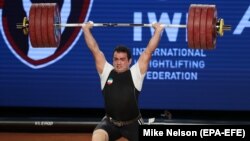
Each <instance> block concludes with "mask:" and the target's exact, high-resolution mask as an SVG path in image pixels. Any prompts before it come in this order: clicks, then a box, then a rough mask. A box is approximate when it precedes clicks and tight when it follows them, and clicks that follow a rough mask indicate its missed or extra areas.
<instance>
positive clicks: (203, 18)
mask: <svg viewBox="0 0 250 141" xmlns="http://www.w3.org/2000/svg"><path fill="white" fill-rule="evenodd" d="M207 9H208V8H207V6H204V7H202V9H201V22H200V44H201V49H206V48H207V46H206V26H207Z"/></svg>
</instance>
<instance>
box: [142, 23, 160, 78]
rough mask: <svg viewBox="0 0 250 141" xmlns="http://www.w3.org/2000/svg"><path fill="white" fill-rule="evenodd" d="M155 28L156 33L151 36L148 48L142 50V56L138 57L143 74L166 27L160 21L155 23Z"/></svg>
mask: <svg viewBox="0 0 250 141" xmlns="http://www.w3.org/2000/svg"><path fill="white" fill-rule="evenodd" d="M153 28H154V29H155V31H154V35H153V36H152V37H151V39H150V41H149V43H148V45H147V47H146V49H145V50H144V51H143V52H142V54H141V56H140V57H139V59H138V64H139V68H140V72H141V74H145V73H146V71H147V69H148V64H149V61H150V59H151V55H152V53H153V52H154V50H155V49H156V48H157V46H158V44H159V42H160V39H161V33H162V31H163V29H164V26H163V24H160V23H154V24H153Z"/></svg>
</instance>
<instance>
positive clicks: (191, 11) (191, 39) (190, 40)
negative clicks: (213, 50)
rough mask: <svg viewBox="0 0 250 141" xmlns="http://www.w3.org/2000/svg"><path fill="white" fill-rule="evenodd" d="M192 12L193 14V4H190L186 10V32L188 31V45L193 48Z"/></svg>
mask: <svg viewBox="0 0 250 141" xmlns="http://www.w3.org/2000/svg"><path fill="white" fill-rule="evenodd" d="M194 14H195V5H194V4H191V5H190V7H189V11H188V23H187V28H188V29H187V32H188V47H190V48H194V18H195V17H194Z"/></svg>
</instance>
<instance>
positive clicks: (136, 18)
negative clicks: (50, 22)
mask: <svg viewBox="0 0 250 141" xmlns="http://www.w3.org/2000/svg"><path fill="white" fill-rule="evenodd" d="M37 2H44V1H43V0H16V1H14V0H0V18H1V19H0V33H1V34H0V106H7V107H8V106H14V107H15V106H25V107H73V108H102V107H103V106H104V103H103V99H102V94H101V84H100V79H99V76H98V74H97V71H96V69H95V64H94V59H93V57H92V54H91V53H90V51H89V49H88V48H87V46H86V43H85V41H84V39H83V34H82V31H81V28H80V27H74V28H62V29H61V32H62V36H61V43H60V46H59V47H58V48H56V49H53V48H43V49H41V48H34V47H32V46H31V43H30V38H29V36H25V35H23V33H22V30H19V29H16V24H17V23H21V22H22V19H23V17H25V16H26V17H28V16H29V10H30V6H31V4H32V3H37ZM46 2H56V3H58V5H59V8H60V14H61V21H62V23H83V22H86V21H93V22H95V23H152V22H155V21H157V22H161V23H165V24H182V25H185V24H187V18H188V9H189V6H190V4H215V5H216V8H217V12H218V13H217V15H218V18H223V19H224V21H225V24H227V25H231V26H232V30H231V31H225V33H224V36H223V37H219V36H218V37H217V40H216V49H214V50H193V49H190V48H188V45H187V30H186V29H185V28H165V30H164V32H163V34H162V38H161V41H160V44H159V46H158V48H157V49H156V50H155V52H154V53H153V56H152V59H151V61H150V64H149V70H148V72H147V75H146V77H145V81H144V83H143V87H142V92H141V95H140V100H139V102H140V107H141V108H143V109H181V110H185V109H187V110H244V111H250V103H249V101H250V89H249V87H250V48H249V44H250V40H249V39H250V38H249V34H250V2H249V1H248V0H241V1H226V0H221V1H215V0H203V1H201V0H199V1H198V0H187V1H181V0H175V1H169V0H119V1H117V0H105V1H103V0H48V1H46ZM153 32H154V30H153V29H152V28H146V27H121V28H111V27H94V28H93V29H92V33H93V35H94V36H95V38H96V40H97V42H98V44H99V46H100V48H101V50H102V51H103V52H104V54H105V56H106V58H107V60H108V61H109V62H110V63H112V53H113V49H114V47H115V46H116V45H118V44H124V45H127V46H129V47H130V48H131V51H132V54H133V63H134V62H135V61H137V59H138V58H139V55H140V54H141V52H142V51H143V50H144V48H145V47H146V46H147V43H148V41H149V39H150V38H151V36H152V34H153Z"/></svg>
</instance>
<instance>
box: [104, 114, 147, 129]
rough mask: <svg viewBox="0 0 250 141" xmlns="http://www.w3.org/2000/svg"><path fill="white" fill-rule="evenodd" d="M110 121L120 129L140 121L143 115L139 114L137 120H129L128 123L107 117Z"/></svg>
mask: <svg viewBox="0 0 250 141" xmlns="http://www.w3.org/2000/svg"><path fill="white" fill-rule="evenodd" d="M107 118H108V120H109V121H110V122H111V123H113V124H114V125H116V126H118V127H122V126H125V125H129V124H131V123H133V122H135V121H137V120H139V119H141V118H142V117H141V114H139V115H138V116H137V117H136V118H134V119H131V120H128V121H119V120H115V119H113V118H112V117H109V116H107Z"/></svg>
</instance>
